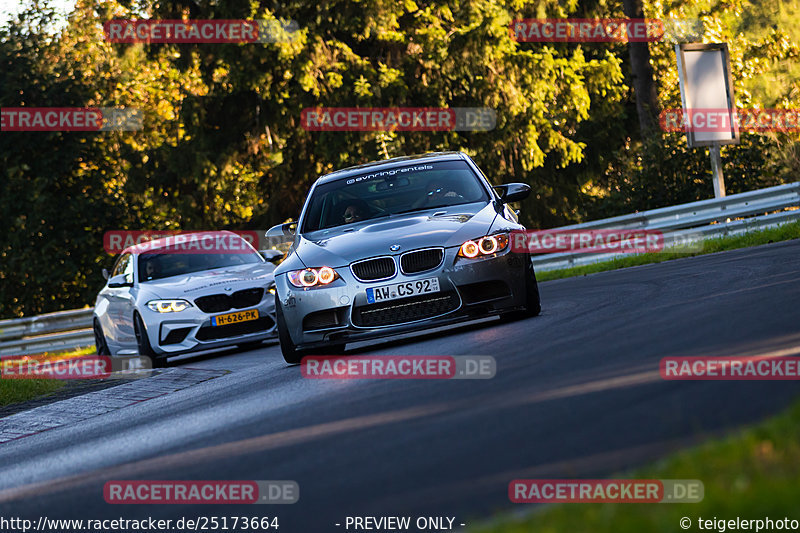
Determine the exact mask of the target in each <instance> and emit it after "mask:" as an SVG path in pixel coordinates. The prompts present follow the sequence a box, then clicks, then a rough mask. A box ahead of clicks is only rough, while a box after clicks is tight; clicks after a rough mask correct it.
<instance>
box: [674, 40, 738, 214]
mask: <svg viewBox="0 0 800 533" xmlns="http://www.w3.org/2000/svg"><path fill="white" fill-rule="evenodd" d="M675 53H676V55H677V57H678V79H679V81H680V88H681V102H682V103H683V121H684V127H685V128H686V142H687V144H688V145H689V147H690V148H694V147H697V146H708V147H709V155H710V157H711V174H712V178H713V180H714V196H715V197H716V198H722V197H724V196H725V179H724V177H723V175H722V158H721V156H720V146H722V145H723V144H739V124H738V120H737V115H736V100H735V98H734V95H733V82H732V79H731V59H730V53H729V52H728V44H727V43H712V44H701V43H682V44H676V45H675Z"/></svg>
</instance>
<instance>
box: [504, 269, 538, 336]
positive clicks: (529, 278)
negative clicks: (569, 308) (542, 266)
mask: <svg viewBox="0 0 800 533" xmlns="http://www.w3.org/2000/svg"><path fill="white" fill-rule="evenodd" d="M541 312H542V300H541V298H540V297H539V283H538V282H537V281H536V272H534V271H533V264H532V263H531V260H530V256H526V257H525V308H524V309H522V310H520V311H512V312H510V313H506V314H504V315H503V317H502V318H503V319H504V320H509V321H511V320H521V319H523V318H531V317H534V316H538V315H539V313H541Z"/></svg>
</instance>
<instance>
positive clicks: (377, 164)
mask: <svg viewBox="0 0 800 533" xmlns="http://www.w3.org/2000/svg"><path fill="white" fill-rule="evenodd" d="M466 157H467V156H466V154H464V153H463V152H429V153H427V154H416V155H405V156H402V157H393V158H392V159H384V160H382V161H372V162H370V163H364V164H362V165H356V166H353V167H347V168H343V169H341V170H335V171H333V172H331V173H329V174H325V175H324V176H321V177H320V178H319V179H318V180H317V184H322V183H328V182H331V181H336V180H339V179H342V178H349V177H350V176H353V175H356V174H361V173H362V172H363V171H364V170H367V169H369V170H384V169H389V168H395V167H400V166H403V165H405V164H406V163H409V162H414V163H424V162H427V161H456V160H459V159H460V160H464V159H466Z"/></svg>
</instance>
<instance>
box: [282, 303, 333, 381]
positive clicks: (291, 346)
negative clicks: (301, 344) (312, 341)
mask: <svg viewBox="0 0 800 533" xmlns="http://www.w3.org/2000/svg"><path fill="white" fill-rule="evenodd" d="M275 322H276V323H277V326H278V340H279V341H280V343H281V354H283V359H284V360H285V361H286V362H287V363H289V364H290V365H297V364H300V362H301V361H302V360H303V357H305V356H306V355H340V354H342V353H343V352H344V349H345V347H346V346H347V345H346V344H344V343H340V344H329V345H328V346H323V347H321V348H314V349H312V350H300V349H298V348H297V345H296V344H295V343H294V342H293V341H292V337H291V336H290V335H289V328H288V327H287V326H286V318H285V317H284V316H283V308H282V307H281V304H280V302H278V301H277V298H276V299H275Z"/></svg>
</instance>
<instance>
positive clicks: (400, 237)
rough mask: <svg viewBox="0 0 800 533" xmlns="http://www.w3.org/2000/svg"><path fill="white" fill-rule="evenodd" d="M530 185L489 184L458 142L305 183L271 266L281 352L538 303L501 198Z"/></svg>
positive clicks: (519, 311)
mask: <svg viewBox="0 0 800 533" xmlns="http://www.w3.org/2000/svg"><path fill="white" fill-rule="evenodd" d="M529 193H530V187H528V186H527V185H525V184H522V183H510V184H506V185H500V186H496V187H492V185H491V184H490V183H489V181H488V180H487V179H486V177H485V176H484V175H483V173H482V172H481V171H480V169H479V168H478V167H477V165H476V164H475V163H474V162H473V161H472V159H470V158H469V156H467V155H466V154H464V153H461V152H443V153H433V154H426V155H418V156H410V157H399V158H395V159H389V160H386V161H380V162H375V163H369V164H366V165H360V166H356V167H351V168H347V169H344V170H339V171H336V172H333V173H330V174H327V175H325V176H322V177H321V178H319V179H318V180H317V181H316V182H315V183H314V185H313V186H312V187H311V191H310V192H309V194H308V198H307V199H306V202H305V205H304V206H303V209H302V211H301V214H300V218H299V220H297V222H288V223H286V224H281V225H279V226H275V227H274V228H272V229H270V230H269V231H268V232H267V238H268V239H273V238H277V239H281V238H283V239H285V240H291V241H292V246H291V249H290V250H289V253H288V255H287V257H286V259H285V260H284V261H283V262H282V263H281V264H280V265H279V266H278V268H277V269H275V272H274V275H275V288H276V294H275V311H276V319H277V329H278V337H279V339H280V344H281V351H282V352H283V357H284V359H286V361H287V362H288V363H292V364H294V363H299V362H300V360H301V359H302V357H303V356H304V355H308V354H322V353H325V354H337V353H341V352H342V350H344V348H345V345H346V344H347V343H348V342H355V341H361V340H367V339H373V338H378V337H385V336H388V335H395V334H398V333H405V332H408V331H413V330H417V329H423V328H432V327H436V326H440V325H444V324H447V323H452V322H455V321H461V320H466V319H473V318H478V317H485V316H492V315H502V316H504V317H525V316H535V315H537V314H539V311H540V303H539V291H538V287H537V284H536V277H535V274H534V271H533V266H532V264H531V262H530V257H529V256H528V255H527V254H516V253H512V252H511V242H510V232H511V231H513V230H523V229H525V228H524V227H523V226H522V225H520V224H519V222H518V218H517V214H516V213H515V212H514V211H513V210H512V209H511V208H510V207H509V206H508V205H507V204H508V203H510V202H515V201H518V200H522V199H524V198H525V197H527V196H528V194H529Z"/></svg>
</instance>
